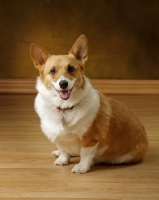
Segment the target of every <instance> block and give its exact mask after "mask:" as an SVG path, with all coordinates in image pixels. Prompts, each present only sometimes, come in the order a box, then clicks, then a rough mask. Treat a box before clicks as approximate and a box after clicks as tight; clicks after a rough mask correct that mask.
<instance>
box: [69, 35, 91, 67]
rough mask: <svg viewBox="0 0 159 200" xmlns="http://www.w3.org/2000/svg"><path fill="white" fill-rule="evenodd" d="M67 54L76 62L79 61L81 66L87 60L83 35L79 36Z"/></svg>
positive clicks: (86, 47) (86, 43)
mask: <svg viewBox="0 0 159 200" xmlns="http://www.w3.org/2000/svg"><path fill="white" fill-rule="evenodd" d="M69 54H73V55H74V56H75V57H76V59H77V60H80V61H81V62H82V63H83V64H85V62H86V61H87V59H88V41H87V38H86V36H85V35H81V36H80V37H79V38H78V39H77V40H76V41H75V43H74V44H73V46H72V48H71V49H70V51H69Z"/></svg>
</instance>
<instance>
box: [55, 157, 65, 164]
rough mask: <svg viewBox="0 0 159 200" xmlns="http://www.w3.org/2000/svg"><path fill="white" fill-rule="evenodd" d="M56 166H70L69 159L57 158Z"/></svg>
mask: <svg viewBox="0 0 159 200" xmlns="http://www.w3.org/2000/svg"><path fill="white" fill-rule="evenodd" d="M54 164H55V165H68V159H67V158H61V157H59V158H57V159H56V160H55V162H54Z"/></svg>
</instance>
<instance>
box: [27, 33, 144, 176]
mask: <svg viewBox="0 0 159 200" xmlns="http://www.w3.org/2000/svg"><path fill="white" fill-rule="evenodd" d="M30 56H31V60H32V61H33V64H34V66H35V67H36V68H37V69H38V70H39V77H38V78H37V84H36V89H37V91H38V94H37V96H36V99H35V110H36V112H37V114H38V116H39V117H40V119H41V129H42V131H43V132H44V134H45V135H46V136H47V138H48V139H49V140H50V141H51V142H52V143H54V144H56V146H57V148H58V150H57V151H54V152H53V153H54V154H55V155H56V156H57V159H56V160H55V165H67V164H69V160H70V157H72V156H80V162H79V163H78V164H76V165H75V166H74V167H73V168H72V172H73V173H87V172H88V171H89V170H90V167H91V166H93V165H94V164H98V163H106V164H130V163H138V162H140V161H141V160H142V159H143V157H144V155H145V153H146V151H147V149H148V139H147V135H146V132H145V129H144V127H143V126H142V125H141V123H140V121H139V120H138V119H137V118H136V117H135V116H134V114H133V113H132V112H130V111H129V109H128V108H127V107H126V106H124V105H122V104H121V103H120V102H118V101H117V100H115V99H113V98H110V97H106V96H105V95H104V94H102V93H100V92H98V91H96V90H95V89H94V88H93V86H92V85H91V83H90V81H89V79H88V78H87V77H86V76H85V73H84V69H85V63H86V61H87V59H88V41H87V38H86V36H85V35H81V36H80V37H79V38H78V39H77V40H76V41H75V43H74V44H73V46H72V48H71V49H70V51H69V53H68V55H50V54H49V53H48V52H47V51H45V50H44V49H43V48H41V47H40V46H38V45H37V44H34V43H33V44H31V45H30Z"/></svg>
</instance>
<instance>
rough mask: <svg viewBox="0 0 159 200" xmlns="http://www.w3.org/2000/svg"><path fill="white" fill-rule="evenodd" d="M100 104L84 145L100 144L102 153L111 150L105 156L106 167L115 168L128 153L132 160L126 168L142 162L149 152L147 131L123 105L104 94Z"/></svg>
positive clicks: (82, 143)
mask: <svg viewBox="0 0 159 200" xmlns="http://www.w3.org/2000/svg"><path fill="white" fill-rule="evenodd" d="M100 101H101V103H100V109H99V111H98V114H97V116H96V119H95V121H94V123H93V125H92V126H91V127H90V128H89V130H88V131H87V132H86V133H85V134H84V136H83V140H82V141H81V145H82V146H83V147H90V146H94V145H95V144H96V143H97V142H99V145H98V149H101V148H102V147H104V146H108V148H107V149H106V151H105V152H104V154H103V156H102V157H103V162H106V163H112V164H113V163H114V162H113V161H114V160H115V159H116V158H118V157H120V156H122V155H124V154H126V153H130V154H131V155H132V159H131V160H128V161H125V162H124V163H125V164H128V163H136V162H139V161H140V160H141V159H142V158H143V157H144V155H145V153H146V151H147V148H148V139H147V136H146V132H145V129H144V127H143V126H142V125H141V123H140V121H139V120H138V119H137V118H136V117H135V116H134V115H133V113H132V112H130V111H129V109H128V108H127V107H126V106H124V105H122V104H121V103H120V102H118V101H116V100H114V99H112V98H109V97H106V96H105V95H103V94H100ZM103 122H104V123H103ZM114 164H115V163H114Z"/></svg>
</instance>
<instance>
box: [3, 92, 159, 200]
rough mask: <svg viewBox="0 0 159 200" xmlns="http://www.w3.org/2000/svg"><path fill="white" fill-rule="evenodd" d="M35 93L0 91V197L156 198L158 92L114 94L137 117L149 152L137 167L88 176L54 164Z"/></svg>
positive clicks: (107, 168)
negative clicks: (4, 92)
mask: <svg viewBox="0 0 159 200" xmlns="http://www.w3.org/2000/svg"><path fill="white" fill-rule="evenodd" d="M34 97H35V96H34V95H0V200H11V199H17V200H21V199H28V200H32V199H36V200H46V199H50V200H51V199H91V200H94V199H98V200H100V199H109V200H121V199H123V200H134V199H135V200H136V199H144V200H153V199H159V96H113V97H115V98H116V99H118V100H120V101H121V102H123V103H125V104H126V105H128V107H129V108H130V109H131V110H132V111H133V112H134V113H135V114H136V115H137V116H138V117H139V118H140V120H141V121H142V123H143V124H144V126H145V128H146V131H147V133H148V138H149V150H148V152H147V154H146V156H145V159H144V160H143V162H142V163H140V164H137V165H118V166H113V165H98V166H94V167H92V169H91V171H90V172H89V173H87V174H83V175H80V174H72V173H71V168H72V167H73V165H74V164H75V163H77V162H78V160H79V158H72V159H71V163H70V165H68V166H54V160H55V158H54V156H53V155H52V154H51V152H52V151H53V150H55V149H56V147H55V146H54V145H52V144H51V143H50V142H49V141H48V140H47V139H46V138H45V136H44V135H43V133H42V132H41V130H40V126H39V119H38V117H37V115H36V113H35V112H34V109H33V103H34Z"/></svg>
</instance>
